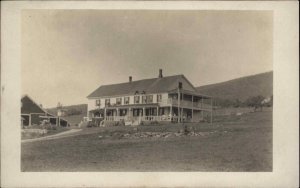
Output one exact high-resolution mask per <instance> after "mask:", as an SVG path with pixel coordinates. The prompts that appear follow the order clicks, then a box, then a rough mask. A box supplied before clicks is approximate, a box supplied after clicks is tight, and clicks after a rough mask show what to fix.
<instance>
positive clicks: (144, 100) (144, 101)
mask: <svg viewBox="0 0 300 188" xmlns="http://www.w3.org/2000/svg"><path fill="white" fill-rule="evenodd" d="M142 103H143V104H146V103H147V97H146V96H145V95H143V96H142Z"/></svg>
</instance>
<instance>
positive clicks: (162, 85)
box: [87, 75, 196, 98]
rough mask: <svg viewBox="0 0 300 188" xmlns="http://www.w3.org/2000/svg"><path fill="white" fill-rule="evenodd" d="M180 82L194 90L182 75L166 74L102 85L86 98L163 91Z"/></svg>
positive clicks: (188, 88)
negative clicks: (165, 75)
mask: <svg viewBox="0 0 300 188" xmlns="http://www.w3.org/2000/svg"><path fill="white" fill-rule="evenodd" d="M178 82H182V87H183V89H184V90H188V91H196V89H195V87H194V86H193V85H192V84H191V83H190V82H189V81H188V80H187V79H186V77H185V76H184V75H175V76H167V77H162V78H151V79H144V80H137V81H131V82H125V83H119V84H112V85H102V86H100V87H99V88H98V89H96V90H95V91H93V92H92V93H91V94H90V95H89V96H87V98H97V97H109V96H120V95H134V94H135V93H136V92H138V93H142V92H145V94H147V93H163V92H168V91H171V90H174V89H176V88H177V87H178Z"/></svg>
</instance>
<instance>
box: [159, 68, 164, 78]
mask: <svg viewBox="0 0 300 188" xmlns="http://www.w3.org/2000/svg"><path fill="white" fill-rule="evenodd" d="M162 77H163V74H162V69H159V75H158V78H162Z"/></svg>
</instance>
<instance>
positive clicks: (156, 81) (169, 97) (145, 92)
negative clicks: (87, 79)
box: [87, 69, 212, 124]
mask: <svg viewBox="0 0 300 188" xmlns="http://www.w3.org/2000/svg"><path fill="white" fill-rule="evenodd" d="M87 98H88V101H89V102H88V114H87V116H88V117H89V118H104V121H121V120H122V121H127V120H131V121H132V122H138V123H137V124H140V122H145V121H146V122H149V121H165V122H172V121H173V122H199V121H201V120H203V119H204V117H207V116H209V115H210V121H211V119H212V118H211V117H212V97H210V96H207V95H202V94H200V93H198V92H197V90H196V88H195V87H194V86H193V85H192V83H191V82H190V81H189V80H188V79H187V78H186V77H185V76H184V75H174V76H167V77H164V76H163V74H162V70H161V69H160V70H159V75H158V77H156V78H151V79H143V80H137V81H133V80H132V77H131V76H130V77H129V81H128V82H124V83H118V84H112V85H103V86H100V87H99V88H98V89H96V90H95V91H93V92H92V93H91V94H90V95H89V96H88V97H87ZM133 124H136V123H133Z"/></svg>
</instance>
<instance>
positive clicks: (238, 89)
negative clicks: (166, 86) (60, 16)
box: [196, 71, 273, 101]
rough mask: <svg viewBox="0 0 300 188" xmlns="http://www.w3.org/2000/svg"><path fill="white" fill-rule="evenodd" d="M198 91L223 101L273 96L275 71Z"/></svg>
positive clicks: (204, 87) (203, 87)
mask: <svg viewBox="0 0 300 188" xmlns="http://www.w3.org/2000/svg"><path fill="white" fill-rule="evenodd" d="M196 89H197V91H199V93H202V94H206V95H211V96H213V97H216V98H221V99H231V100H232V99H233V100H235V99H239V100H240V101H244V100H246V99H247V98H249V97H252V96H258V95H262V96H264V97H268V96H271V95H273V71H271V72H266V73H261V74H257V75H253V76H247V77H241V78H237V79H234V80H229V81H226V82H221V83H217V84H211V85H205V86H200V87H197V88H196Z"/></svg>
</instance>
